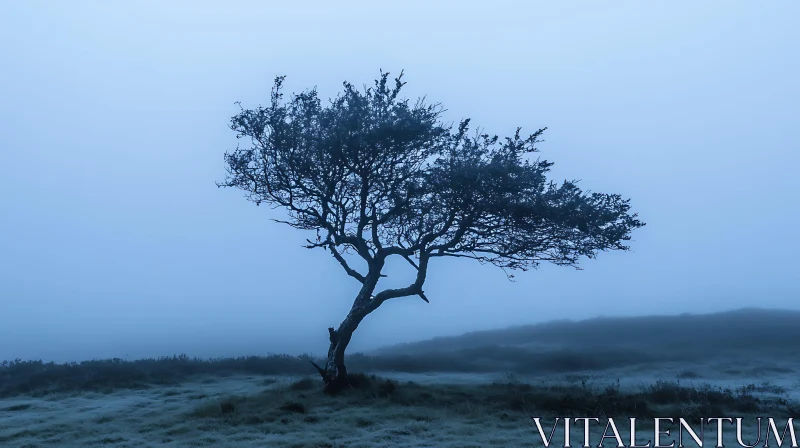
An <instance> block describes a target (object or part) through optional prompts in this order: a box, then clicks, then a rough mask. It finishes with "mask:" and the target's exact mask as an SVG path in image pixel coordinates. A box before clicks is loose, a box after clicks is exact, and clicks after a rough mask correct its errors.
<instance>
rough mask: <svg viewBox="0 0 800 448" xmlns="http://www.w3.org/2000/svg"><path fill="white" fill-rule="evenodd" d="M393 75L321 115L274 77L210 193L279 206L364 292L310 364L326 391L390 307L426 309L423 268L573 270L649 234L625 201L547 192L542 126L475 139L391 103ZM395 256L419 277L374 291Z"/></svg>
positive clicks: (236, 122) (243, 121)
mask: <svg viewBox="0 0 800 448" xmlns="http://www.w3.org/2000/svg"><path fill="white" fill-rule="evenodd" d="M388 75H389V73H384V72H381V76H380V77H379V79H377V80H376V81H375V85H374V87H370V88H366V87H365V88H364V89H357V88H354V87H353V85H352V84H350V83H348V82H345V83H344V92H343V93H340V94H339V95H338V96H337V97H336V98H334V99H331V100H330V101H329V103H328V104H326V105H324V106H323V105H322V103H321V101H320V99H319V97H318V95H317V91H316V89H313V90H310V91H305V92H304V93H300V94H293V95H291V97H290V99H288V100H284V98H283V93H282V90H281V87H282V83H283V81H284V77H277V78H276V79H275V84H274V87H273V90H272V95H271V102H270V104H269V105H268V106H266V107H258V108H255V109H242V110H241V112H240V113H239V114H237V115H236V116H234V117H233V118H232V119H231V126H230V127H231V129H232V130H234V131H235V132H236V133H237V138H240V139H245V141H246V142H247V145H246V147H242V146H241V145H240V146H239V147H237V149H236V150H235V151H233V152H230V153H226V154H225V162H226V165H227V177H226V179H225V182H223V183H220V184H219V185H220V186H225V187H236V188H239V189H241V190H244V191H245V192H246V197H247V199H248V200H250V201H252V202H255V203H256V205H259V204H262V203H263V204H265V205H270V206H272V207H273V208H274V207H277V208H283V209H285V210H286V212H287V213H286V219H282V220H276V221H278V222H282V223H284V224H287V225H289V226H291V227H294V228H297V229H302V230H307V231H311V232H315V233H316V235H315V236H312V237H311V238H310V239H308V240H306V241H307V245H305V247H306V248H309V249H323V250H325V251H327V252H329V253H330V254H331V255H332V256H333V258H334V259H335V260H336V261H337V262H338V263H339V264H340V265H341V266H342V268H343V269H344V271H345V272H346V273H347V275H349V276H350V277H352V278H353V279H354V280H355V281H357V282H359V283H360V285H361V287H360V290H359V292H358V294H357V295H356V297H355V300H353V305H352V307H351V308H350V312H349V313H348V314H347V317H345V319H344V320H343V321H342V323H341V324H340V325H339V326H338V328H329V329H328V331H329V335H330V347H329V349H328V357H327V362H326V365H325V366H324V367H321V366H317V365H316V364H315V366H316V367H317V369H318V370H319V372H320V374H321V375H322V378H323V380H324V382H325V385H326V390H327V391H329V392H335V391H337V390H340V389H341V388H343V387H345V386H347V385H348V380H347V370H346V368H345V362H344V354H345V349H346V348H347V345H348V343H349V342H350V339H351V337H352V336H353V332H354V331H355V330H356V328H357V327H358V325H359V323H360V322H361V321H362V320H363V319H364V318H365V317H366V316H367V315H368V314H370V313H371V312H373V311H375V310H376V309H378V308H379V307H380V306H381V305H382V304H383V303H385V302H386V301H387V300H390V299H395V298H399V297H407V296H419V297H420V298H421V299H422V300H424V301H426V302H428V297H427V296H426V295H425V292H424V288H423V287H424V285H425V278H426V274H427V272H428V266H429V265H430V263H431V261H432V260H434V259H439V258H445V257H462V258H471V259H474V260H477V261H479V262H481V263H488V264H492V265H495V266H497V267H500V268H502V269H504V270H505V271H506V273H507V274H508V272H509V270H520V271H525V270H528V269H530V268H535V267H537V266H538V265H539V264H540V263H542V262H550V263H554V264H557V265H562V266H572V267H577V266H578V262H579V260H580V259H581V258H582V257H587V258H595V257H596V256H597V254H598V253H599V252H601V251H608V250H622V251H625V250H628V249H629V248H628V246H626V245H625V242H626V241H628V240H630V233H631V231H632V230H633V229H636V228H638V227H641V226H643V225H644V223H642V222H641V221H639V220H637V219H636V217H637V215H636V214H635V213H633V214H632V213H630V212H629V210H630V205H629V200H628V199H623V198H622V197H621V196H620V195H617V194H602V193H589V192H584V191H582V190H581V189H580V188H578V186H577V185H576V182H575V181H565V182H563V183H560V184H557V183H555V182H553V181H549V180H548V179H547V176H546V175H547V173H548V171H549V170H550V167H551V165H552V164H551V163H550V162H547V161H545V160H541V159H538V158H537V159H534V158H532V157H531V155H532V154H534V153H536V152H538V149H537V148H536V146H535V145H536V144H537V143H539V142H540V141H541V140H540V139H539V138H540V136H541V135H542V133H543V132H544V131H545V129H546V128H543V129H539V130H537V131H536V132H534V133H532V134H530V135H528V136H527V137H521V136H520V129H519V128H518V129H517V131H516V133H515V134H514V136H513V137H507V138H505V139H499V138H498V137H497V136H490V135H488V134H485V133H481V132H470V131H469V119H465V120H463V121H461V122H460V123H459V124H458V125H457V126H454V125H452V124H445V123H443V122H441V120H440V117H441V114H442V112H443V109H442V107H441V105H439V104H426V102H425V101H424V99H419V100H417V101H416V102H414V103H410V102H409V100H407V99H399V98H398V94H399V93H400V91H401V89H402V87H403V85H404V84H405V83H404V82H402V81H401V78H402V76H403V75H402V73H401V74H400V76H399V77H398V78H396V79H395V80H394V86H392V85H391V84H390V83H388V82H387V80H388ZM312 235H313V233H312ZM390 257H400V258H402V259H403V260H405V262H408V264H409V265H411V266H412V267H413V269H414V270H415V271H416V276H415V278H414V279H413V281H411V282H410V284H408V286H406V287H403V288H387V289H383V290H380V289H379V288H378V284H379V283H380V279H381V278H382V277H385V274H384V273H383V271H384V266H385V264H386V261H387V259H389V258H390ZM356 263H357V264H356ZM508 275H509V276H510V277H513V275H511V274H508Z"/></svg>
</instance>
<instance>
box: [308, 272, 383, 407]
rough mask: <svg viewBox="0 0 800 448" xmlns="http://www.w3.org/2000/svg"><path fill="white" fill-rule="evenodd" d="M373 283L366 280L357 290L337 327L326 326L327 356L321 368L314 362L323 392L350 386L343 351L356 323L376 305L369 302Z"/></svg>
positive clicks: (338, 390) (335, 390)
mask: <svg viewBox="0 0 800 448" xmlns="http://www.w3.org/2000/svg"><path fill="white" fill-rule="evenodd" d="M375 283H377V280H375V282H374V283H372V282H368V284H366V285H364V287H363V288H362V289H361V291H360V292H359V294H358V296H357V297H356V300H355V302H354V303H353V307H352V308H351V309H350V313H349V314H348V315H347V317H346V318H345V319H344V320H343V321H342V323H341V324H340V325H339V328H338V329H334V328H333V327H330V328H328V333H329V336H330V346H329V348H328V358H327V360H326V362H325V367H324V368H322V367H320V366H318V365H317V364H315V363H313V362H312V364H314V367H316V369H317V371H318V372H319V374H320V375H321V376H322V381H323V382H325V393H329V394H336V393H338V392H341V391H343V390H345V389H347V388H350V387H352V386H351V384H350V380H349V379H348V377H347V368H346V367H345V365H344V352H345V350H346V349H347V345H348V344H349V343H350V338H351V337H352V336H353V332H354V331H355V330H356V328H358V324H360V323H361V321H362V320H363V319H364V317H366V316H367V314H369V313H371V312H372V311H374V310H375V309H376V308H377V306H376V305H374V304H372V303H370V297H371V296H372V292H373V291H374V289H375Z"/></svg>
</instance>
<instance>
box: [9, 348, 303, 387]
mask: <svg viewBox="0 0 800 448" xmlns="http://www.w3.org/2000/svg"><path fill="white" fill-rule="evenodd" d="M310 359H312V358H311V357H309V356H289V355H268V356H249V357H240V358H218V359H199V358H189V357H188V356H186V355H180V356H172V357H162V358H157V359H141V360H136V361H125V360H122V359H119V358H114V359H106V360H91V361H83V362H80V363H75V362H72V363H63V364H57V363H53V362H49V363H45V362H42V361H22V360H20V359H17V360H14V361H3V362H2V363H0V397H9V396H14V395H20V394H28V395H34V396H38V395H44V394H47V393H51V392H68V391H94V392H106V393H107V392H111V391H113V390H115V389H144V388H148V387H151V386H154V385H157V386H163V385H171V386H174V385H178V384H180V383H181V382H183V381H186V380H188V379H190V378H192V377H196V376H199V375H213V376H218V377H219V376H226V375H227V376H229V375H232V374H259V375H280V374H298V373H308V371H309V369H310V367H311V364H310V363H309V362H308V361H309V360H310ZM210 382H214V380H210ZM167 393H170V392H167Z"/></svg>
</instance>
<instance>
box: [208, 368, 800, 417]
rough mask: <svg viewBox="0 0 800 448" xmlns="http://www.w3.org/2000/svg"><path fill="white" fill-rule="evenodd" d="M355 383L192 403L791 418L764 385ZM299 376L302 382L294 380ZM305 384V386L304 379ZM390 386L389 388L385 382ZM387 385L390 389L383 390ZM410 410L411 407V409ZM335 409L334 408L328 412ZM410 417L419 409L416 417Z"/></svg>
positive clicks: (248, 409) (260, 412)
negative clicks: (333, 390)
mask: <svg viewBox="0 0 800 448" xmlns="http://www.w3.org/2000/svg"><path fill="white" fill-rule="evenodd" d="M353 377H354V378H356V381H354V384H355V386H354V387H353V388H350V389H347V390H345V391H344V392H342V393H340V394H339V395H336V396H329V395H325V394H322V393H318V394H306V393H304V392H302V388H300V390H298V388H297V386H296V385H297V384H298V383H299V381H298V383H294V384H292V385H289V386H287V387H285V388H283V389H280V390H265V391H263V392H262V393H261V394H258V395H255V396H250V397H239V398H233V399H232V402H233V403H235V407H236V413H235V415H232V416H231V415H228V416H226V415H224V413H222V412H220V410H219V409H218V408H216V409H214V408H213V407H209V406H207V405H203V406H201V407H199V408H198V409H197V410H196V411H195V412H193V413H192V416H193V417H195V418H201V419H204V418H226V420H227V421H228V422H229V423H231V424H233V425H258V424H262V423H280V424H288V423H291V422H296V423H299V424H316V423H319V422H320V421H322V420H325V419H329V418H333V417H336V415H337V414H336V412H335V410H336V409H342V408H348V409H357V408H365V409H369V410H370V411H369V412H370V413H375V412H380V410H381V409H383V410H386V409H395V410H396V409H398V408H409V410H410V412H409V413H407V414H405V415H407V417H406V418H410V419H417V420H420V421H423V420H424V421H431V420H432V419H436V418H437V417H435V415H437V414H436V413H430V412H428V411H422V409H429V410H431V411H433V410H436V411H442V410H445V411H447V412H453V413H456V414H461V415H473V416H474V415H487V414H488V415H494V416H496V417H497V418H498V419H499V420H501V421H511V420H519V419H524V418H527V416H529V415H552V416H561V417H643V418H652V417H683V418H687V419H688V418H697V417H702V416H707V415H733V414H736V415H752V414H760V413H765V414H766V413H768V414H770V415H775V416H776V417H777V416H783V415H785V416H791V415H792V414H791V413H792V412H794V411H796V409H797V408H796V406H797V404H796V403H790V402H788V400H787V399H786V398H784V397H779V396H763V395H758V393H759V392H769V393H775V392H778V391H779V389H776V388H775V387H774V386H769V385H755V384H753V385H748V386H743V387H740V388H738V389H726V388H720V387H712V386H710V385H702V386H696V387H695V386H693V387H688V386H685V385H682V384H680V383H677V382H667V381H660V382H657V383H655V384H653V385H650V386H646V387H641V388H638V389H635V390H633V389H632V390H627V389H622V388H620V387H619V386H618V385H611V386H595V385H591V384H589V383H587V382H583V383H581V384H578V383H576V384H573V385H531V384H526V383H519V382H503V383H494V384H473V385H454V384H449V385H446V384H445V385H443V384H437V385H421V384H417V383H411V382H407V383H398V382H396V381H393V380H390V379H386V378H381V377H378V376H375V375H360V374H356V375H353ZM300 381H303V380H300ZM303 384H305V383H303ZM388 384H391V385H392V386H391V387H388V386H387V385H388ZM388 389H391V393H387V390H388ZM411 409H418V410H419V411H413V410H411ZM332 410H334V411H332ZM416 414H419V415H418V416H416V417H415V415H416ZM347 422H348V423H346V424H350V425H353V426H355V427H366V426H371V425H373V424H375V423H377V421H376V420H374V419H372V418H370V416H369V414H365V415H360V416H359V415H356V416H355V417H353V418H349V419H348V420H347Z"/></svg>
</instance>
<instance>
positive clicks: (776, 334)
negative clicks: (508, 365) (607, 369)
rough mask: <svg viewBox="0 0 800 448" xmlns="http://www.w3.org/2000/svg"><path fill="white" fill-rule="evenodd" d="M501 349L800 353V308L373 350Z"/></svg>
mask: <svg viewBox="0 0 800 448" xmlns="http://www.w3.org/2000/svg"><path fill="white" fill-rule="evenodd" d="M487 347H494V348H496V349H500V350H501V351H508V350H514V351H517V352H520V351H526V352H531V353H543V352H554V351H564V350H566V351H576V352H587V351H593V352H595V353H597V351H598V350H608V351H610V352H616V353H620V352H625V351H628V350H630V351H636V352H640V353H642V354H643V355H645V354H646V355H650V356H654V357H659V356H660V355H661V354H664V355H669V356H671V357H673V358H675V359H680V358H682V356H681V355H687V356H688V357H694V356H695V355H699V354H702V353H707V354H713V353H721V352H726V353H730V352H739V351H747V352H752V351H756V352H759V353H762V354H766V353H767V352H776V351H777V352H787V351H789V352H798V351H800V311H788V310H768V309H759V308H747V309H739V310H734V311H728V312H720V313H713V314H682V315H677V316H675V315H673V316H642V317H599V318H594V319H587V320H581V321H569V320H561V321H553V322H547V323H542V324H537V325H524V326H517V327H510V328H505V329H499V330H488V331H476V332H470V333H465V334H462V335H460V336H452V337H438V338H434V339H430V340H425V341H420V342H412V343H406V344H399V345H395V346H391V347H384V348H380V349H378V350H375V351H374V352H372V353H371V354H374V355H383V356H392V355H394V356H397V355H420V354H426V355H432V354H436V353H442V354H444V353H445V352H446V353H447V354H448V356H450V355H453V354H454V353H455V352H463V353H462V354H467V353H468V352H470V351H475V352H482V353H483V352H485V351H486V348H487Z"/></svg>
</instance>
